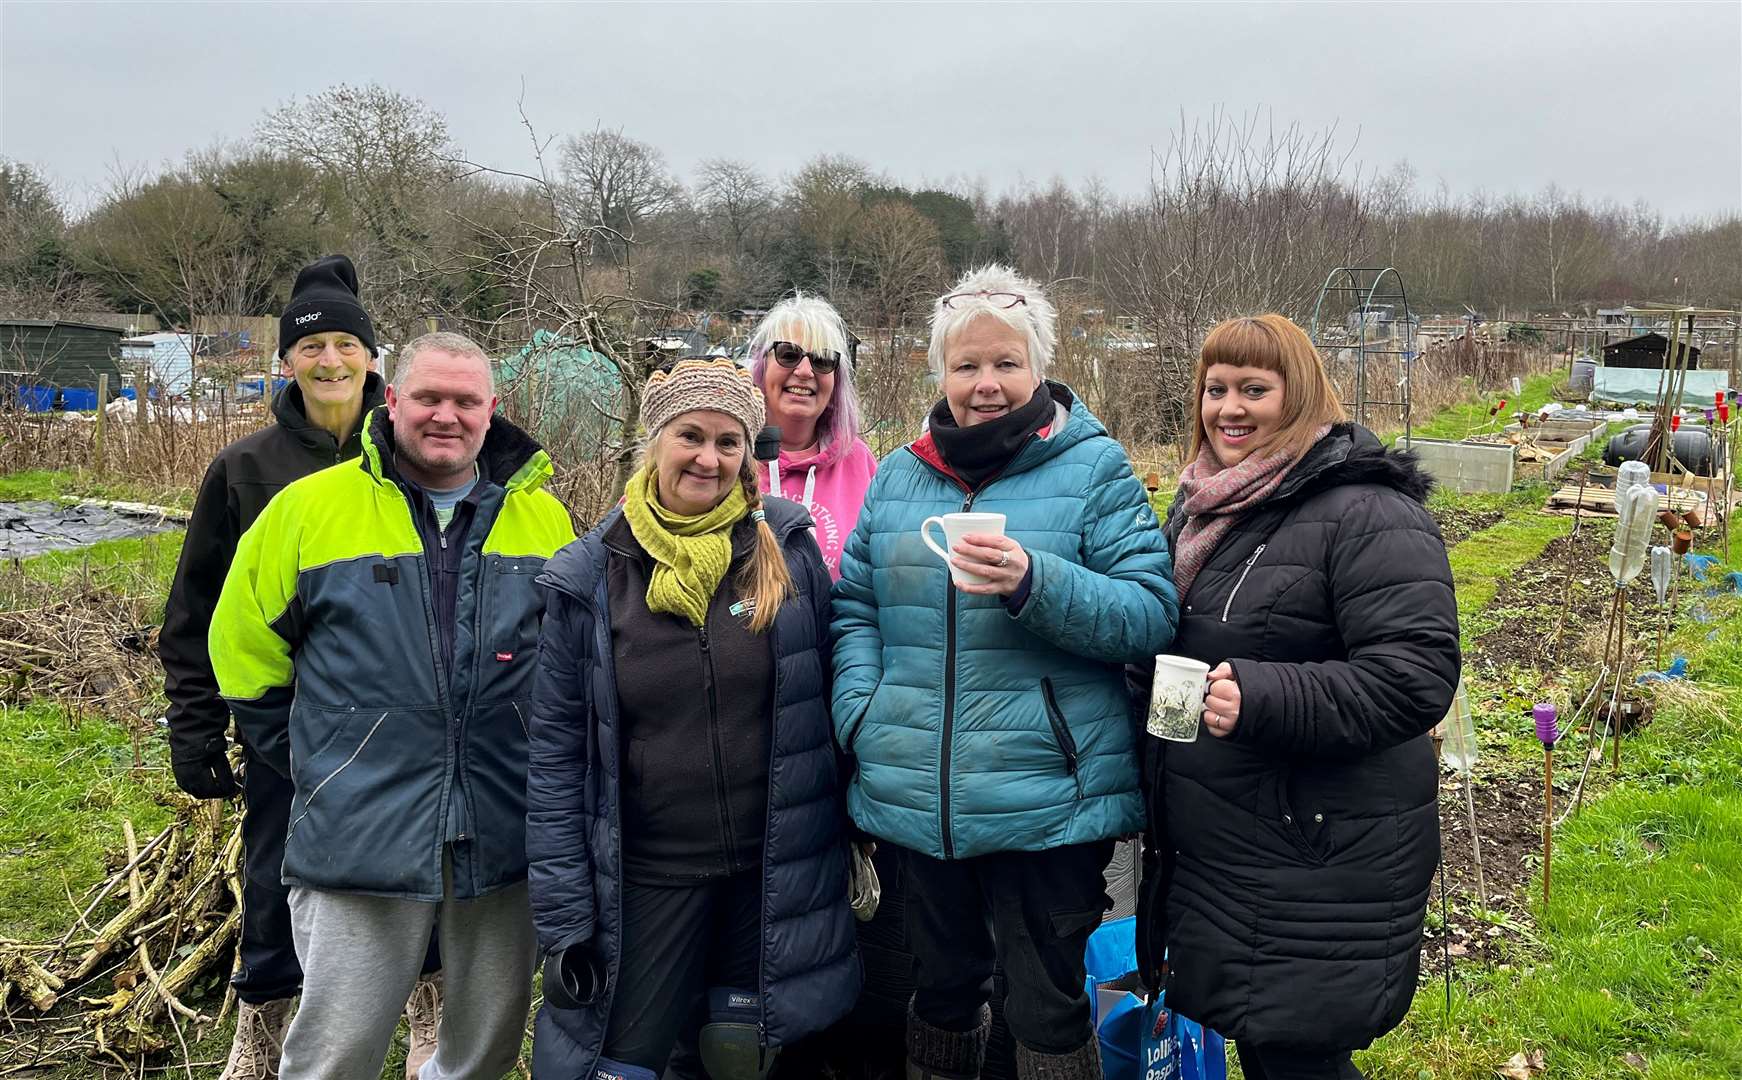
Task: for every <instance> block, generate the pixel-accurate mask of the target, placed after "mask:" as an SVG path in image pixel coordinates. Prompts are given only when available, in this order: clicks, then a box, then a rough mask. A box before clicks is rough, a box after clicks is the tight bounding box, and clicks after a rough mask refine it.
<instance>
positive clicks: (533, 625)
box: [476, 555, 544, 702]
mask: <svg viewBox="0 0 1742 1080" xmlns="http://www.w3.org/2000/svg"><path fill="white" fill-rule="evenodd" d="M543 567H544V560H543V559H541V558H538V557H536V556H530V555H527V556H516V557H507V556H500V555H493V556H490V562H489V563H488V564H487V566H486V569H485V573H484V578H485V582H484V588H483V590H482V591H481V593H480V599H479V603H480V604H481V605H482V609H483V610H482V611H481V612H480V613H479V618H478V626H479V631H480V633H479V639H478V663H479V669H478V672H477V676H476V678H477V690H476V700H477V701H480V702H494V701H502V700H504V699H513V698H525V697H526V696H527V695H528V694H529V693H530V692H531V690H532V681H533V676H534V673H535V669H536V668H537V666H538V633H539V626H540V623H541V621H542V620H541V615H542V614H543V611H544V604H543V598H542V597H541V596H539V594H538V591H537V589H536V588H534V586H533V582H534V580H535V578H536V576H537V574H538V572H539V571H540V570H541V569H543Z"/></svg>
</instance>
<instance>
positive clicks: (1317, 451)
mask: <svg viewBox="0 0 1742 1080" xmlns="http://www.w3.org/2000/svg"><path fill="white" fill-rule="evenodd" d="M1345 484H1381V485H1383V486H1385V487H1389V488H1395V489H1397V490H1398V491H1400V492H1402V493H1403V494H1404V495H1407V496H1409V498H1410V499H1411V500H1412V501H1414V502H1418V503H1426V502H1427V497H1428V493H1429V492H1430V491H1432V490H1433V485H1434V478H1433V477H1432V476H1430V475H1429V474H1428V473H1426V472H1425V471H1423V469H1422V467H1421V463H1420V462H1419V461H1417V460H1416V456H1415V454H1414V453H1412V452H1410V451H1408V450H1387V449H1386V448H1385V445H1384V444H1383V443H1381V442H1380V441H1379V437H1378V436H1377V435H1375V434H1373V433H1372V432H1371V431H1368V430H1367V429H1366V428H1364V427H1362V426H1361V425H1360V424H1337V425H1335V426H1334V427H1332V428H1331V430H1330V432H1329V433H1327V434H1326V435H1325V437H1324V438H1322V439H1320V440H1319V441H1318V442H1316V443H1314V444H1313V446H1312V448H1311V449H1309V450H1308V451H1307V452H1306V456H1305V457H1304V458H1302V459H1301V463H1300V464H1299V465H1297V466H1295V467H1294V469H1293V470H1292V471H1291V472H1290V473H1289V474H1288V476H1287V478H1286V479H1284V480H1283V482H1282V487H1281V488H1279V489H1278V490H1277V492H1276V496H1275V497H1276V498H1277V499H1287V498H1296V497H1301V496H1306V495H1311V494H1314V493H1317V492H1320V491H1323V490H1325V489H1326V488H1333V487H1342V486H1343V485H1345Z"/></svg>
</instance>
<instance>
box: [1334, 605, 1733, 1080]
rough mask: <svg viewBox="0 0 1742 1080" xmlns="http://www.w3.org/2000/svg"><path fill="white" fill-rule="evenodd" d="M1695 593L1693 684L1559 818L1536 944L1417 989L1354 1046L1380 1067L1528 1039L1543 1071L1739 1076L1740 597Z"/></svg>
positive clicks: (1493, 1062) (1688, 642)
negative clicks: (1400, 1010)
mask: <svg viewBox="0 0 1742 1080" xmlns="http://www.w3.org/2000/svg"><path fill="white" fill-rule="evenodd" d="M1706 602H1707V603H1708V604H1712V605H1715V606H1717V607H1719V608H1721V617H1720V618H1719V620H1718V621H1717V622H1716V623H1715V624H1714V626H1715V632H1714V628H1713V627H1711V626H1706V625H1703V624H1698V623H1693V624H1692V625H1690V626H1689V627H1686V628H1684V630H1683V632H1682V633H1680V634H1678V636H1677V640H1676V642H1675V644H1676V646H1677V647H1678V651H1681V652H1683V653H1685V654H1687V655H1690V656H1691V657H1692V658H1693V662H1694V664H1693V674H1694V676H1695V678H1696V680H1698V683H1699V684H1700V685H1701V686H1702V687H1703V688H1704V689H1703V691H1700V692H1682V693H1679V694H1676V695H1674V696H1670V695H1662V696H1660V697H1659V698H1658V715H1657V718H1656V720H1655V721H1654V722H1653V723H1652V724H1651V725H1650V726H1649V727H1648V728H1646V729H1645V730H1644V731H1642V732H1640V733H1638V734H1636V735H1634V736H1633V737H1631V738H1629V740H1628V741H1627V744H1626V747H1625V751H1624V753H1623V758H1622V775H1621V778H1620V779H1619V780H1618V781H1617V782H1615V783H1614V784H1613V785H1612V786H1611V787H1610V788H1609V789H1608V790H1607V791H1606V792H1604V793H1603V794H1602V795H1601V797H1599V798H1596V799H1595V800H1593V801H1591V802H1590V803H1588V804H1587V806H1586V808H1585V809H1584V810H1583V811H1582V812H1581V813H1580V814H1579V816H1577V817H1575V818H1573V819H1571V820H1570V821H1569V822H1568V823H1567V824H1566V825H1565V826H1564V827H1563V828H1562V829H1560V830H1558V831H1557V833H1556V841H1555V861H1554V875H1553V894H1552V899H1551V902H1550V904H1549V906H1548V908H1547V910H1546V911H1545V910H1543V909H1542V908H1541V902H1540V899H1538V900H1536V901H1535V906H1536V921H1537V928H1536V931H1535V934H1534V938H1535V944H1530V945H1524V946H1520V947H1518V948H1517V949H1516V950H1515V952H1516V955H1514V956H1512V957H1510V959H1509V961H1508V962H1507V963H1504V964H1502V965H1499V966H1496V967H1492V968H1479V967H1477V966H1476V965H1473V964H1471V965H1466V966H1465V967H1464V968H1463V969H1460V974H1459V977H1458V981H1457V983H1456V986H1455V993H1454V995H1453V1002H1452V1011H1451V1014H1450V1017H1449V1018H1448V1017H1447V1014H1446V1004H1445V998H1444V995H1443V992H1442V991H1441V990H1440V988H1439V986H1438V984H1432V985H1426V986H1424V987H1423V988H1422V989H1421V991H1420V992H1419V993H1418V994H1417V996H1416V1000H1415V1006H1414V1009H1413V1010H1412V1012H1411V1014H1410V1017H1409V1019H1408V1020H1407V1021H1406V1022H1405V1024H1404V1025H1403V1027H1401V1028H1400V1029H1398V1031H1396V1032H1394V1033H1392V1034H1391V1035H1388V1036H1387V1037H1386V1038H1384V1039H1382V1040H1380V1042H1379V1043H1378V1044H1377V1045H1375V1046H1374V1047H1373V1048H1372V1049H1371V1050H1369V1051H1367V1052H1366V1053H1364V1054H1360V1055H1357V1060H1358V1062H1359V1063H1360V1064H1361V1065H1362V1067H1363V1068H1364V1069H1366V1070H1367V1072H1368V1075H1369V1076H1371V1077H1373V1078H1374V1080H1416V1078H1417V1077H1419V1076H1421V1075H1427V1076H1430V1077H1433V1078H1434V1080H1476V1078H1482V1080H1487V1078H1488V1077H1491V1076H1493V1075H1494V1069H1495V1067H1496V1066H1498V1065H1499V1064H1501V1063H1503V1062H1504V1061H1505V1060H1506V1059H1507V1058H1509V1057H1510V1056H1511V1055H1512V1054H1514V1053H1516V1052H1518V1051H1520V1050H1534V1049H1542V1050H1544V1051H1545V1052H1546V1053H1547V1055H1548V1058H1547V1060H1548V1067H1549V1071H1548V1076H1550V1077H1555V1078H1561V1077H1568V1078H1574V1080H1599V1078H1612V1077H1624V1076H1639V1075H1643V1076H1645V1077H1648V1078H1661V1080H1670V1078H1674V1080H1707V1078H1710V1080H1717V1078H1719V1077H1735V1076H1738V1075H1742V905H1739V904H1738V903H1737V900H1736V898H1737V894H1738V890H1739V888H1742V603H1738V602H1736V601H1735V600H1729V601H1711V600H1708V601H1706ZM1708 634H1711V637H1710V638H1709V639H1708ZM1537 754H1538V760H1540V750H1539V751H1537ZM1532 895H1533V896H1540V894H1539V893H1538V892H1536V891H1534V890H1533V893H1532ZM1629 1054H1634V1055H1638V1059H1639V1060H1642V1061H1643V1062H1644V1063H1645V1065H1644V1071H1643V1073H1641V1072H1640V1071H1639V1070H1638V1069H1637V1068H1636V1067H1635V1065H1631V1064H1628V1063H1627V1062H1625V1061H1624V1055H1629Z"/></svg>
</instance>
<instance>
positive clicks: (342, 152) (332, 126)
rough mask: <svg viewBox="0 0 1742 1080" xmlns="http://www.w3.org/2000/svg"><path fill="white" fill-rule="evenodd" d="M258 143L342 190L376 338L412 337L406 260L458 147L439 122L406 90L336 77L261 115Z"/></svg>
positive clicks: (417, 254)
mask: <svg viewBox="0 0 1742 1080" xmlns="http://www.w3.org/2000/svg"><path fill="white" fill-rule="evenodd" d="M256 135H257V136H258V138H259V139H260V141H261V142H262V143H263V144H265V145H266V146H267V147H270V148H271V149H273V150H276V151H278V152H279V153H282V154H286V155H289V156H292V157H297V158H301V159H303V160H305V161H309V162H312V163H314V164H315V165H316V166H317V167H318V168H319V169H320V170H321V172H322V174H323V175H324V176H326V177H327V179H328V181H329V182H331V183H333V184H335V185H337V187H338V188H339V190H340V191H341V192H342V193H343V197H344V205H345V208H346V210H347V211H348V213H349V215H350V217H351V219H352V223H353V228H352V230H351V235H352V242H353V245H354V250H352V251H351V255H352V256H353V257H354V258H355V259H356V261H357V265H358V271H359V273H360V274H361V275H362V277H363V279H364V283H365V286H366V287H367V288H368V289H369V293H370V296H369V307H370V313H371V314H372V315H373V316H374V318H375V321H376V324H377V325H378V327H380V328H382V329H383V330H385V331H386V334H385V335H384V336H390V337H394V336H402V335H406V334H410V333H414V332H415V331H416V330H417V329H418V328H419V326H420V323H421V319H422V317H423V315H424V314H425V307H426V298H425V297H424V296H423V295H422V294H421V293H420V292H419V291H418V281H417V275H416V273H415V271H414V269H413V265H414V263H417V262H419V261H426V260H427V252H428V251H429V250H430V249H431V248H432V247H433V246H436V245H435V244H434V243H433V238H432V236H431V235H430V232H429V224H430V222H431V220H432V219H433V218H434V217H435V216H436V215H435V214H434V213H432V205H433V197H434V195H435V193H436V192H437V191H439V190H440V189H441V187H442V186H443V185H444V184H445V183H446V182H447V181H448V179H449V177H450V176H451V175H452V173H453V171H454V164H453V162H454V159H455V158H457V157H459V156H460V151H459V150H458V149H457V148H456V147H455V146H454V145H453V144H452V142H451V141H450V140H449V137H448V125H447V120H446V119H444V118H443V116H442V115H441V114H440V113H439V112H437V111H435V110H434V109H432V108H430V107H429V106H428V105H426V104H425V103H424V102H422V101H420V100H418V99H417V98H414V97H411V96H409V95H407V94H402V93H399V92H398V91H395V90H389V89H387V88H385V87H382V86H379V85H376V84H373V83H371V84H369V85H366V86H351V85H348V84H344V83H341V84H339V85H338V86H333V87H329V88H328V89H326V90H323V91H321V92H320V93H319V94H316V95H314V96H312V97H309V98H306V99H303V100H300V101H299V100H297V99H295V98H292V99H291V100H290V101H288V102H286V103H285V104H283V105H281V106H279V107H278V108H277V109H274V110H272V111H271V112H269V113H267V114H266V116H265V118H264V119H262V120H261V122H260V124H259V127H258V128H257V129H256Z"/></svg>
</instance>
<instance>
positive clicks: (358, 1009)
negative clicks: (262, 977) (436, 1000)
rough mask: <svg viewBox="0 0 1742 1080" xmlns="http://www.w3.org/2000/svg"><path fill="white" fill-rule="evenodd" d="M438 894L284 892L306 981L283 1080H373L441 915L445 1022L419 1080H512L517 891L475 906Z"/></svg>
mask: <svg viewBox="0 0 1742 1080" xmlns="http://www.w3.org/2000/svg"><path fill="white" fill-rule="evenodd" d="M444 869H445V868H444ZM443 876H444V879H445V878H446V874H444V875H443ZM442 888H443V891H444V893H445V894H446V898H445V899H444V900H443V901H442V902H441V903H440V904H439V905H438V904H432V903H427V902H424V901H418V900H397V899H394V898H392V897H384V896H359V895H357V894H355V893H341V892H327V891H325V890H322V889H305V888H300V887H293V888H292V889H291V890H290V926H291V933H292V936H294V937H295V938H296V955H297V957H298V958H299V959H300V960H301V961H302V970H303V981H302V1004H301V1006H300V1007H299V1008H298V1009H297V1013H296V1019H295V1020H294V1021H292V1022H291V1025H290V1031H289V1032H288V1033H287V1034H286V1035H285V1039H284V1059H283V1063H282V1064H281V1065H280V1071H279V1075H280V1077H281V1078H282V1080H360V1078H369V1077H378V1076H380V1075H381V1066H382V1063H383V1062H384V1061H385V1060H386V1058H387V1047H388V1044H389V1043H390V1042H391V1041H392V1039H393V1029H394V1027H395V1026H396V1025H397V1024H398V1023H399V1014H400V1013H401V1012H402V1011H403V1010H404V1008H405V999H406V998H407V997H408V996H409V995H410V994H411V988H412V984H414V983H415V982H416V981H417V976H418V972H419V970H420V969H421V968H422V966H423V957H424V953H425V952H426V951H427V950H428V948H429V936H430V930H431V927H432V926H436V925H438V920H437V918H436V915H437V912H438V910H439V912H440V915H441V918H440V920H439V928H440V938H441V951H442V969H443V972H444V975H443V982H444V985H443V988H442V1022H441V1029H440V1033H439V1045H438V1048H437V1050H436V1054H435V1057H433V1058H431V1059H430V1061H429V1063H428V1064H426V1065H425V1066H424V1067H423V1071H422V1072H421V1073H420V1074H419V1076H420V1080H500V1078H501V1077H502V1076H503V1075H505V1074H507V1073H510V1072H513V1071H514V1063H515V1061H516V1059H517V1058H518V1056H519V1054H520V1044H521V1038H522V1035H523V1034H524V1032H525V1030H526V1014H527V1009H528V1008H529V1007H530V1006H531V1004H532V967H533V956H534V951H535V949H536V945H535V943H534V939H533V930H532V907H531V905H530V903H529V902H528V900H527V893H526V883H525V882H524V881H523V882H521V883H519V884H518V885H512V886H510V887H508V888H506V889H501V890H498V891H497V892H493V893H491V894H489V895H488V896H481V897H478V898H477V899H475V900H455V899H454V898H453V885H452V884H451V883H450V882H449V881H447V880H444V881H443V883H442Z"/></svg>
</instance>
